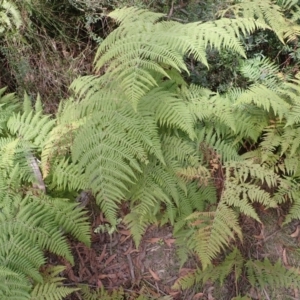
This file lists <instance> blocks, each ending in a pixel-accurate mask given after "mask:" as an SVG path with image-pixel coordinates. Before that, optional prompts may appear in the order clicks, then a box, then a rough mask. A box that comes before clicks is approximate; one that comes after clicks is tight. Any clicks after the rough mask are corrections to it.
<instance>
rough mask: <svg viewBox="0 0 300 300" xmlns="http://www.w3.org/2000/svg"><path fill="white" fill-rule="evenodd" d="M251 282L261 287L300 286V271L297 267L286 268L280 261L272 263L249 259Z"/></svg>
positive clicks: (248, 272)
mask: <svg viewBox="0 0 300 300" xmlns="http://www.w3.org/2000/svg"><path fill="white" fill-rule="evenodd" d="M246 266H247V274H248V279H249V282H250V283H251V285H252V286H256V285H257V284H258V285H259V288H261V289H263V288H264V287H267V286H271V287H274V288H281V287H285V288H289V287H294V288H299V271H298V269H295V268H290V269H286V268H285V267H284V266H283V265H282V263H281V262H280V261H277V262H276V263H275V264H272V263H271V262H270V261H269V260H268V259H265V260H264V261H248V262H247V263H246Z"/></svg>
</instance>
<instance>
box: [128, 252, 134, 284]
mask: <svg viewBox="0 0 300 300" xmlns="http://www.w3.org/2000/svg"><path fill="white" fill-rule="evenodd" d="M126 257H127V260H128V264H129V269H130V275H131V278H132V282H133V283H134V282H135V275H134V269H133V263H132V259H131V256H130V254H127V255H126Z"/></svg>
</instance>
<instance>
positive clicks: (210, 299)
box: [207, 286, 215, 300]
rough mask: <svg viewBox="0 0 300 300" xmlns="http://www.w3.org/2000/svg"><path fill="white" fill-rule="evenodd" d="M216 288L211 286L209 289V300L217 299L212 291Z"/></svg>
mask: <svg viewBox="0 0 300 300" xmlns="http://www.w3.org/2000/svg"><path fill="white" fill-rule="evenodd" d="M214 289H215V288H214V287H213V286H211V287H210V288H208V289H207V299H208V300H215V298H214V297H213V295H212V292H213V290H214Z"/></svg>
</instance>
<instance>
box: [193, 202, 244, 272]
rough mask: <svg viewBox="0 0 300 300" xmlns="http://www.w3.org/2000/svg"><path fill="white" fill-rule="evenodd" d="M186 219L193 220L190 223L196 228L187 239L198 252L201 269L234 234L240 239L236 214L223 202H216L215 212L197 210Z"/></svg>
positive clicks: (240, 234) (205, 266)
mask: <svg viewBox="0 0 300 300" xmlns="http://www.w3.org/2000/svg"><path fill="white" fill-rule="evenodd" d="M188 220H194V223H191V225H193V224H194V226H197V228H198V230H197V232H196V233H195V234H193V236H192V238H191V239H190V240H189V241H188V246H189V248H190V249H192V250H194V251H195V252H196V253H197V254H198V256H199V258H200V261H201V264H202V267H203V270H205V269H206V268H207V267H208V266H209V265H210V263H211V261H212V259H214V258H215V257H216V256H217V255H218V253H219V252H220V251H221V249H223V248H224V247H226V246H227V245H228V244H229V241H230V240H231V239H235V234H237V236H238V237H239V238H240V239H242V232H241V228H240V226H239V222H238V216H237V214H236V213H235V212H234V211H233V210H232V209H231V208H229V207H228V206H227V205H226V204H225V203H224V202H220V203H219V204H218V207H217V209H216V211H215V212H197V213H194V214H192V215H191V216H189V217H188ZM198 226H199V227H198Z"/></svg>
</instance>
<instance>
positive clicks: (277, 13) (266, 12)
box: [219, 0, 299, 43]
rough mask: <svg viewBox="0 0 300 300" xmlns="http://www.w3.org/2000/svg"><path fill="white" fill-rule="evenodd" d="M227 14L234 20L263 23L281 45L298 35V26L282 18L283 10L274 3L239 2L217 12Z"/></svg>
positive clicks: (268, 0) (267, 1) (257, 1)
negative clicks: (251, 19)
mask: <svg viewBox="0 0 300 300" xmlns="http://www.w3.org/2000/svg"><path fill="white" fill-rule="evenodd" d="M285 4H286V5H287V3H285ZM227 14H232V15H233V16H234V17H236V18H241V17H244V18H255V19H257V20H259V21H260V22H263V23H265V24H266V25H268V26H269V27H270V28H272V30H274V32H275V33H276V35H277V37H278V38H279V39H280V40H281V42H283V43H284V40H285V39H286V40H287V41H288V42H289V41H292V40H294V39H295V38H296V36H298V35H299V26H297V25H296V24H295V23H293V22H291V21H290V20H288V19H287V18H286V17H285V16H284V13H283V9H282V8H281V7H280V6H279V5H277V4H276V1H272V0H266V1H263V2H262V1H259V0H251V1H249V0H246V1H241V2H240V3H237V4H234V5H232V6H230V7H229V8H227V9H225V10H223V11H221V12H219V15H220V16H224V15H227Z"/></svg>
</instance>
